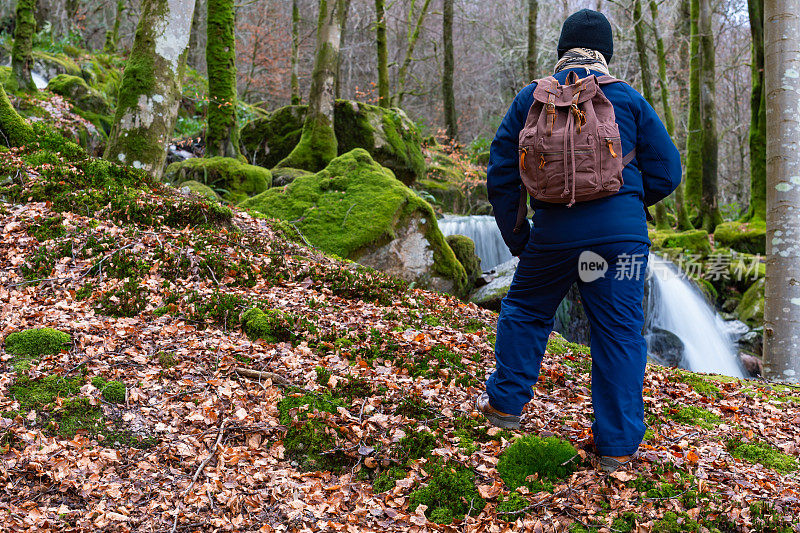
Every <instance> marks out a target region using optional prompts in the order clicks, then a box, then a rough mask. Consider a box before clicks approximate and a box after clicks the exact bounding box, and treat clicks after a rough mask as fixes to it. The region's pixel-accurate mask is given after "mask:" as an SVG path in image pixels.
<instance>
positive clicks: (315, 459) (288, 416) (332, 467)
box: [278, 393, 352, 472]
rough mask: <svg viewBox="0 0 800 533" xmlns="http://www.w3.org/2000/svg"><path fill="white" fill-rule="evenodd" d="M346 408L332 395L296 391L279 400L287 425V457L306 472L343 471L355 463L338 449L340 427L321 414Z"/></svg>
mask: <svg viewBox="0 0 800 533" xmlns="http://www.w3.org/2000/svg"><path fill="white" fill-rule="evenodd" d="M337 407H346V406H345V405H344V404H342V403H341V402H340V401H338V400H336V399H335V398H332V397H331V396H330V395H328V394H314V393H308V394H293V395H291V396H288V397H286V398H284V399H283V400H281V401H280V402H278V411H279V412H280V417H279V419H280V422H281V424H282V425H284V426H286V427H287V431H286V435H284V438H283V445H284V447H285V449H286V457H287V458H288V459H289V460H291V461H294V462H296V463H297V465H298V468H299V469H300V470H302V471H313V470H329V471H331V472H340V471H341V470H342V469H343V468H344V467H345V466H347V465H349V464H351V462H352V461H351V460H350V458H349V457H348V456H347V455H345V454H344V453H343V452H341V451H338V450H334V448H336V442H337V438H338V432H339V429H338V428H336V427H334V426H332V425H329V424H327V423H326V422H325V421H324V419H323V418H322V417H321V416H320V413H335V412H336V408H337Z"/></svg>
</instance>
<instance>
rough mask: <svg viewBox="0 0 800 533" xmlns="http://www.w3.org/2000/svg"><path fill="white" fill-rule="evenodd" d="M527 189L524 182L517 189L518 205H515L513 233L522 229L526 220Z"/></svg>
mask: <svg viewBox="0 0 800 533" xmlns="http://www.w3.org/2000/svg"><path fill="white" fill-rule="evenodd" d="M527 218H528V190H527V189H526V188H525V184H524V183H523V184H522V187H521V188H520V191H519V205H518V206H517V223H516V224H515V225H514V233H519V232H520V231H522V228H523V227H524V225H525V224H526V223H527V222H528V220H527Z"/></svg>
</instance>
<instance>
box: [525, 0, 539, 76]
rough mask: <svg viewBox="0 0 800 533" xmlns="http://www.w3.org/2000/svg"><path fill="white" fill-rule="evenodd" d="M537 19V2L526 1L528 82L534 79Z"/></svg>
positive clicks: (535, 0)
mask: <svg viewBox="0 0 800 533" xmlns="http://www.w3.org/2000/svg"><path fill="white" fill-rule="evenodd" d="M538 18H539V0H528V57H527V63H528V80H527V81H528V82H529V83H530V82H531V81H533V80H535V79H536V21H537V19H538Z"/></svg>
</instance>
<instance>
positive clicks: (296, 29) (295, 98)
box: [291, 0, 300, 105]
mask: <svg viewBox="0 0 800 533" xmlns="http://www.w3.org/2000/svg"><path fill="white" fill-rule="evenodd" d="M299 54H300V9H299V8H298V7H297V0H292V59H291V67H292V105H299V104H300V76H299V72H300V68H299V63H298V59H299Z"/></svg>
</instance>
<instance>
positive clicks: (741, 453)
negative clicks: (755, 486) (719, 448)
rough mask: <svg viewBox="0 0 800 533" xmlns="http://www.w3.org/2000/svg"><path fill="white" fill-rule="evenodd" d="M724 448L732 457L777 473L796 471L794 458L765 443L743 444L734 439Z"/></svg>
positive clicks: (743, 442)
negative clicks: (757, 464)
mask: <svg viewBox="0 0 800 533" xmlns="http://www.w3.org/2000/svg"><path fill="white" fill-rule="evenodd" d="M725 447H726V448H727V449H728V452H729V453H730V454H731V455H732V456H734V457H736V458H738V459H743V460H745V461H748V462H750V463H759V464H761V465H764V466H765V467H767V468H771V469H773V470H775V471H777V472H782V473H788V472H794V471H796V470H797V469H798V462H797V458H796V457H793V456H791V455H786V454H785V453H783V452H781V451H780V450H778V449H777V448H775V447H774V446H772V445H771V444H769V443H767V442H763V441H754V442H745V441H743V440H741V439H738V438H734V439H731V440H729V441H728V442H727V443H726V444H725Z"/></svg>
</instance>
